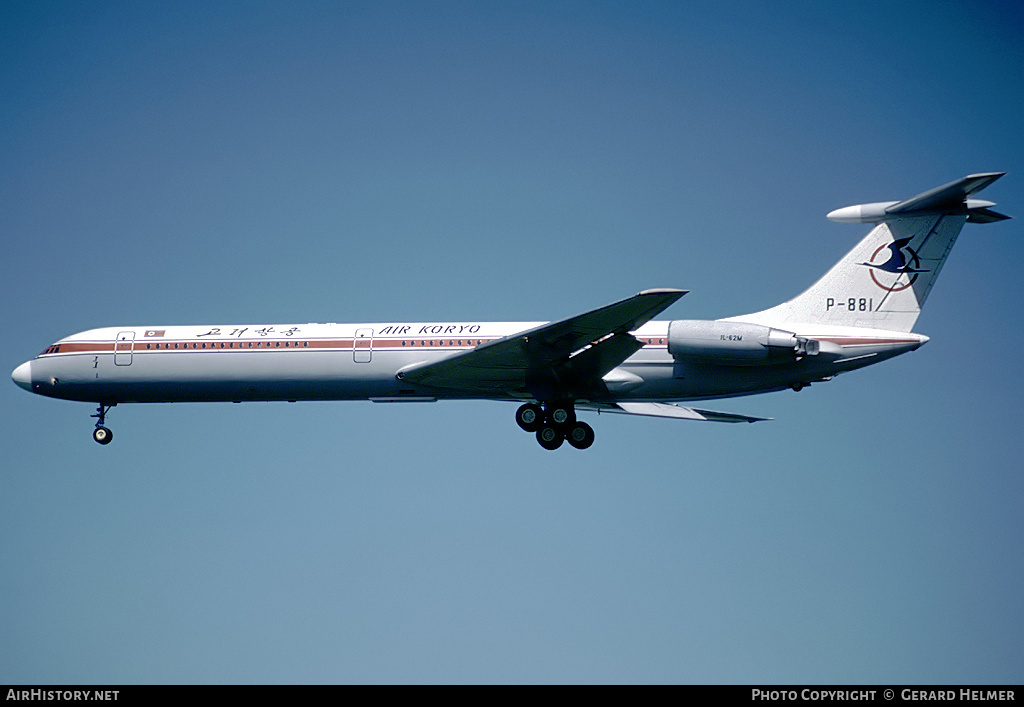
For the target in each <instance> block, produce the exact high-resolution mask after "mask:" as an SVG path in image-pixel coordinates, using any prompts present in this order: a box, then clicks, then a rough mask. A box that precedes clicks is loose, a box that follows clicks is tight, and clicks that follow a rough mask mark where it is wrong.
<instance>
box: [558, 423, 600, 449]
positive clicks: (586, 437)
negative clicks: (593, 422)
mask: <svg viewBox="0 0 1024 707" xmlns="http://www.w3.org/2000/svg"><path fill="white" fill-rule="evenodd" d="M565 438H566V439H567V440H568V441H569V444H571V445H572V446H574V447H576V449H586V448H587V447H589V446H590V445H592V444H593V443H594V428H593V427H591V426H590V425H588V424H587V423H586V422H577V423H576V424H575V425H573V426H572V429H570V430H569V433H568V434H567V435H566V436H565Z"/></svg>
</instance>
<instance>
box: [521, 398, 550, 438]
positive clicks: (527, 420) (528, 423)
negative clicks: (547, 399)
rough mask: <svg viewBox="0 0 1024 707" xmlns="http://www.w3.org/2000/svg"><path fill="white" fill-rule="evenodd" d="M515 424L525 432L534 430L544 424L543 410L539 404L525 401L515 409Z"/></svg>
mask: <svg viewBox="0 0 1024 707" xmlns="http://www.w3.org/2000/svg"><path fill="white" fill-rule="evenodd" d="M516 424H517V425H519V426H520V427H522V428H523V429H524V430H526V431H527V432H536V431H537V430H538V429H539V428H540V426H541V425H542V424H544V411H543V410H541V409H540V406H539V405H534V404H533V403H527V404H526V405H523V406H522V407H520V408H519V409H518V410H516Z"/></svg>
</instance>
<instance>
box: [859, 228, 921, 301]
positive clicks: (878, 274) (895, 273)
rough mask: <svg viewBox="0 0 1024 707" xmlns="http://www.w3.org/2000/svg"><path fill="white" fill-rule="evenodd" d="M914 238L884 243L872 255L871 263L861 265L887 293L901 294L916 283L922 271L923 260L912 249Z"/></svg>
mask: <svg viewBox="0 0 1024 707" xmlns="http://www.w3.org/2000/svg"><path fill="white" fill-rule="evenodd" d="M912 240H913V238H899V239H897V240H895V241H893V242H892V243H884V244H882V245H880V246H878V248H877V249H876V250H875V252H874V253H872V254H871V261H870V262H867V263H860V265H865V266H867V267H868V268H870V270H868V274H870V275H871V279H872V280H874V282H875V284H876V285H878V286H879V287H880V288H882V289H883V290H885V291H886V292H900V291H901V290H905V289H907V288H908V287H910V286H911V285H913V284H914V283H915V282H917V276H918V274H919V273H923V272H928V271H927V270H921V269H920V267H921V260H920V258H918V257H917V253H916V252H915V251H914V249H913V248H911V247H910V245H909V243H910V241H912Z"/></svg>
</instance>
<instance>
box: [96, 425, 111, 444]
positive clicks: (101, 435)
mask: <svg viewBox="0 0 1024 707" xmlns="http://www.w3.org/2000/svg"><path fill="white" fill-rule="evenodd" d="M92 438H93V439H94V440H96V441H97V442H99V443H100V444H110V442H111V441H112V440H113V439H114V433H113V432H111V431H110V430H108V429H107V428H106V427H97V428H96V429H94V430H93V431H92Z"/></svg>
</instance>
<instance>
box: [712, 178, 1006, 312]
mask: <svg viewBox="0 0 1024 707" xmlns="http://www.w3.org/2000/svg"><path fill="white" fill-rule="evenodd" d="M1003 174H1004V172H985V173H982V174H971V175H968V176H966V177H964V178H963V179H958V180H956V181H955V182H950V183H949V184H944V185H943V186H941V187H936V188H935V189H931V190H929V191H926V192H924V193H923V194H918V195H917V196H914V197H911V198H910V199H906V200H904V201H886V202H879V203H873V204H858V205H856V206H847V207H846V208H843V209H837V210H835V211H833V212H832V213H830V214H829V215H828V218H829V219H831V220H832V221H838V222H840V223H874V224H876V226H875V228H874V229H873V230H872V231H871V233H869V234H868V235H867V236H866V237H865V238H864V239H863V240H862V241H861V242H860V243H858V244H857V245H856V247H854V249H853V250H851V251H850V252H849V253H847V254H846V257H844V258H843V259H842V260H840V261H839V262H838V263H836V264H835V265H834V266H833V267H832V269H831V270H829V271H828V272H827V273H825V275H824V276H823V277H822V278H821V279H820V280H818V281H817V282H816V283H814V284H813V285H812V286H811V287H810V288H809V289H807V291H805V292H804V293H803V294H801V295H799V296H797V297H795V298H793V299H791V300H789V301H788V302H784V303H783V304H780V305H778V306H776V307H772V308H771V309H766V310H764V311H762V312H756V313H754V314H747V315H743V316H739V317H730V320H732V321H744V322H753V323H758V324H765V325H770V326H776V325H795V324H811V325H822V324H829V325H835V326H847V327H865V328H872V329H886V330H889V331H902V332H909V331H911V330H912V329H913V327H914V323H915V322H916V321H917V317H918V315H919V314H920V313H921V307H923V306H924V302H925V300H926V299H927V298H928V293H929V292H931V289H932V286H933V285H934V284H935V280H936V279H937V278H938V276H939V272H940V271H941V270H942V265H943V263H945V261H946V256H947V255H949V251H950V250H952V248H953V244H954V243H955V242H956V239H957V236H958V235H960V229H961V228H963V225H964V223H966V222H968V221H969V222H973V223H991V222H993V221H1002V220H1003V219H1007V218H1010V217H1009V216H1005V215H1003V214H1000V213H997V212H995V211H993V210H992V208H991V207H993V206H995V204H994V203H993V202H991V201H983V200H981V199H972V198H971V197H972V196H973V195H974V194H976V193H977V192H979V191H981V190H982V189H984V188H985V187H987V186H988V185H989V184H991V183H992V182H994V181H995V180H997V179H999V178H1000V177H1001V176H1003ZM791 328H793V327H791Z"/></svg>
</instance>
